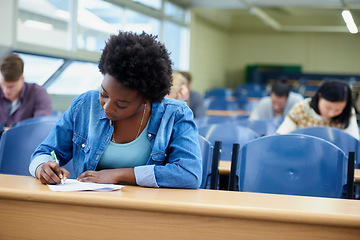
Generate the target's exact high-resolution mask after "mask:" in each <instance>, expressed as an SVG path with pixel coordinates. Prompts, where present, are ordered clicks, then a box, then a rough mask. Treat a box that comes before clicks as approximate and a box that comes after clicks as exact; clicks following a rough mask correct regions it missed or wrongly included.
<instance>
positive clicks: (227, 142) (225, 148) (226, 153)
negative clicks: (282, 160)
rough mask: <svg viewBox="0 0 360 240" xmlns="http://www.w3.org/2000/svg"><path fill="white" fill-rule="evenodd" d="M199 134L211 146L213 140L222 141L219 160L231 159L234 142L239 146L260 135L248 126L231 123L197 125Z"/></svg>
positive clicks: (213, 142)
mask: <svg viewBox="0 0 360 240" xmlns="http://www.w3.org/2000/svg"><path fill="white" fill-rule="evenodd" d="M198 129H199V134H200V135H201V136H203V137H205V138H206V139H207V140H208V141H209V142H210V143H211V144H212V145H213V146H214V144H215V141H221V142H222V148H221V160H227V161H230V160H231V155H232V146H233V144H234V143H238V144H240V147H241V146H243V145H244V144H246V143H248V142H249V141H251V140H254V139H256V138H258V137H260V136H259V135H258V134H257V133H256V132H254V131H253V130H251V129H250V128H247V127H243V126H238V125H237V124H233V123H220V124H210V125H204V126H199V128H198Z"/></svg>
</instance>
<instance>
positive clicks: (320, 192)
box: [237, 134, 348, 198]
mask: <svg viewBox="0 0 360 240" xmlns="http://www.w3.org/2000/svg"><path fill="white" fill-rule="evenodd" d="M347 166H348V163H347V157H346V156H345V153H344V152H343V151H342V150H341V149H340V148H338V147H337V146H335V145H334V144H332V143H330V142H328V141H325V140H323V139H320V138H317V137H313V136H305V135H296V134H289V135H271V136H266V137H262V138H258V139H256V140H254V141H251V142H249V143H247V144H245V146H243V147H242V149H241V153H240V165H239V166H238V168H237V170H238V176H239V182H238V184H239V190H240V191H245V192H260V193H273V194H289V195H302V196H316V197H335V198H339V197H341V196H342V192H343V186H344V185H345V184H346V182H347Z"/></svg>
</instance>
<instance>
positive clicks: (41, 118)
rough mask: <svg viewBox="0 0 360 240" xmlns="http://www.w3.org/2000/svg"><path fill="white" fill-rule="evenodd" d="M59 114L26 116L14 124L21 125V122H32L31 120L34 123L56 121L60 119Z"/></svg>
mask: <svg viewBox="0 0 360 240" xmlns="http://www.w3.org/2000/svg"><path fill="white" fill-rule="evenodd" d="M60 118H61V117H60V116H54V115H51V116H38V117H33V118H27V119H24V120H22V121H20V122H18V123H17V124H16V126H21V125H23V124H28V123H32V122H36V123H40V122H56V121H58V120H59V119H60Z"/></svg>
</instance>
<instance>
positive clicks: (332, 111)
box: [276, 80, 359, 139]
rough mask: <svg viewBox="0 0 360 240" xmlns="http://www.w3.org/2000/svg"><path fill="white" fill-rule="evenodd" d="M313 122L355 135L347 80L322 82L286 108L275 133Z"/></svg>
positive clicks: (355, 130) (285, 131) (312, 125)
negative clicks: (313, 93) (312, 92)
mask: <svg viewBox="0 0 360 240" xmlns="http://www.w3.org/2000/svg"><path fill="white" fill-rule="evenodd" d="M315 126H329V127H337V128H340V129H343V130H344V131H345V132H347V133H348V134H350V135H352V136H353V137H355V138H356V139H359V128H358V125H357V122H356V116H355V110H354V108H353V105H352V98H351V89H350V87H349V85H348V84H346V83H345V82H341V81H336V80H332V81H326V82H324V83H323V84H322V85H321V86H320V87H319V89H318V91H317V92H316V94H315V96H314V97H312V98H306V99H304V100H303V101H301V102H299V103H297V104H296V105H295V106H294V107H293V108H292V109H291V110H290V111H289V113H288V115H287V116H286V117H285V119H284V122H283V123H282V124H281V125H280V127H279V128H278V129H277V131H276V133H278V134H286V133H289V132H291V131H293V130H295V129H297V128H303V127H315Z"/></svg>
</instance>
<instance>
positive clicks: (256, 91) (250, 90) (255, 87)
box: [234, 83, 267, 98]
mask: <svg viewBox="0 0 360 240" xmlns="http://www.w3.org/2000/svg"><path fill="white" fill-rule="evenodd" d="M234 95H235V96H238V97H239V96H246V97H251V98H262V97H264V96H266V95H267V93H266V84H260V83H245V84H240V85H237V86H236V88H235V90H234Z"/></svg>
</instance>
